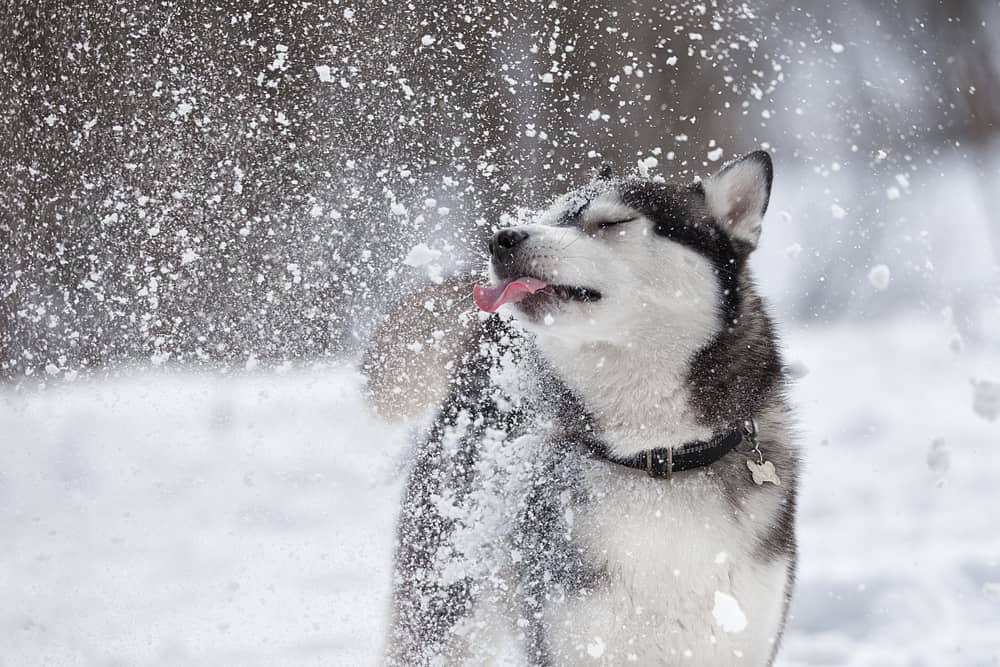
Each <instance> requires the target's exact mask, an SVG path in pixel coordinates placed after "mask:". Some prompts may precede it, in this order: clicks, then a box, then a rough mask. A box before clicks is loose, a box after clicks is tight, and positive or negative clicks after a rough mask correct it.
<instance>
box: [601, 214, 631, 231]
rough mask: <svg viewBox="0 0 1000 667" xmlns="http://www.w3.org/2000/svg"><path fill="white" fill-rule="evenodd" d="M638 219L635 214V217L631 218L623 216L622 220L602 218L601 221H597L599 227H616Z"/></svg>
mask: <svg viewBox="0 0 1000 667" xmlns="http://www.w3.org/2000/svg"><path fill="white" fill-rule="evenodd" d="M636 219H637V217H636V216H634V217H631V218H623V219H621V220H602V221H601V222H599V223H597V228H598V229H608V228H609V227H614V226H615V225H621V224H624V223H626V222H632V221H633V220H636Z"/></svg>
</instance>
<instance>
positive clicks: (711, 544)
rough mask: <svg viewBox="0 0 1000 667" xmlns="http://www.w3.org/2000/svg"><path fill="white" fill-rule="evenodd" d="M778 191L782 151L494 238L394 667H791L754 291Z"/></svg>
mask: <svg viewBox="0 0 1000 667" xmlns="http://www.w3.org/2000/svg"><path fill="white" fill-rule="evenodd" d="M771 178H772V167H771V158H770V156H769V155H768V154H767V153H765V152H763V151H758V152H754V153H750V154H749V155H747V156H745V157H743V158H742V159H739V160H736V161H734V162H732V163H730V164H727V165H726V166H724V167H723V168H722V169H721V170H720V171H719V172H718V173H716V174H715V175H714V176H712V177H710V178H708V179H707V180H705V181H703V182H697V183H695V184H693V185H688V186H679V185H670V184H664V183H657V182H654V181H651V180H648V179H614V178H612V177H611V175H610V173H608V172H606V171H605V172H602V173H601V174H600V175H599V176H598V177H597V178H595V179H594V180H593V181H592V182H591V183H590V184H588V185H586V186H584V187H582V188H580V189H577V190H575V191H572V192H570V193H568V194H566V195H564V196H562V197H560V198H559V199H557V200H556V201H555V203H554V204H552V206H551V207H550V208H548V210H546V211H545V212H544V213H543V214H541V215H540V216H539V217H538V218H537V220H536V221H535V222H534V223H533V224H528V225H523V226H518V227H512V228H507V229H502V230H500V231H499V232H497V233H496V234H495V235H494V236H493V237H492V239H491V240H490V243H489V250H490V255H491V262H490V271H491V277H492V279H493V285H491V286H486V287H479V286H477V287H476V288H475V290H474V299H475V303H476V305H477V306H478V307H479V309H480V310H481V311H484V313H480V314H479V315H478V316H476V315H471V316H468V317H466V318H465V319H464V320H462V321H461V322H460V323H458V324H456V327H455V330H456V331H458V332H459V333H458V334H456V336H457V338H458V339H460V340H462V341H463V343H462V344H461V345H453V346H451V347H449V348H448V349H449V350H450V352H449V354H450V355H451V357H452V358H451V360H450V362H449V363H452V364H453V369H452V371H451V374H450V376H449V379H448V380H447V391H446V397H445V399H444V402H443V406H442V407H441V408H440V410H439V411H438V413H437V416H436V418H435V419H434V420H433V422H432V423H431V425H430V427H429V429H428V431H427V433H426V435H425V436H424V437H423V438H422V439H420V440H419V441H418V443H417V447H416V450H415V454H414V457H415V458H414V460H413V462H412V470H411V472H410V476H409V481H408V485H407V487H406V490H405V493H404V498H403V506H402V512H401V517H400V521H399V534H398V546H397V553H396V559H395V569H394V575H393V577H394V581H393V589H394V595H393V603H392V604H393V608H392V620H391V627H390V631H389V635H388V639H387V647H386V659H387V662H388V663H389V664H393V665H421V664H496V662H498V661H501V660H502V659H506V660H512V661H513V662H514V664H532V665H550V664H551V665H575V664H583V663H586V664H590V663H597V664H615V665H617V664H625V663H630V662H631V663H636V664H643V665H648V664H667V665H675V664H690V665H700V666H705V665H733V664H744V665H768V664H770V663H771V662H772V661H773V659H774V656H775V653H776V650H777V647H778V643H779V640H780V637H781V634H782V630H783V627H784V623H785V616H786V612H787V608H788V602H789V598H790V595H791V590H792V585H793V580H794V573H795V561H796V546H795V536H794V515H795V494H796V481H797V476H798V470H797V468H798V456H797V448H796V446H795V444H794V441H793V437H792V429H791V415H790V410H789V407H788V405H787V402H786V398H785V384H786V379H785V377H784V374H783V370H782V364H781V360H780V355H779V351H778V349H777V344H776V337H775V332H774V329H773V326H772V323H771V320H770V319H769V317H768V316H767V314H766V312H765V309H764V305H763V303H762V302H761V299H760V297H758V296H757V294H756V293H755V291H754V286H753V281H752V278H751V275H750V270H749V267H748V258H749V255H750V253H751V252H752V251H753V249H754V248H755V247H756V245H757V241H758V239H759V237H760V233H761V224H762V220H763V217H764V213H765V211H766V210H767V204H768V199H769V197H770V189H771ZM442 289H443V291H444V294H443V297H442V302H447V303H448V304H452V303H454V300H455V298H456V297H455V295H456V293H455V291H454V290H455V286H454V285H445V286H444V287H443V288H442ZM445 310H446V312H449V313H452V315H454V313H455V312H456V311H455V309H454V308H453V307H451V305H449V308H448V309H445ZM493 311H499V313H497V314H494V315H489V316H487V315H486V314H485V313H488V312H493ZM434 365H435V366H443V362H442V360H441V359H440V358H438V357H435V363H434ZM437 375H442V374H441V373H437ZM383 384H384V382H383Z"/></svg>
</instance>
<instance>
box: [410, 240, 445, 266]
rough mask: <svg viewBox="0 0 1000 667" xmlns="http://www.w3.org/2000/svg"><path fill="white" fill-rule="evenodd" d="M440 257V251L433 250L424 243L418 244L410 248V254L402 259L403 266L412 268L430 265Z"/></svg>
mask: <svg viewBox="0 0 1000 667" xmlns="http://www.w3.org/2000/svg"><path fill="white" fill-rule="evenodd" d="M440 256H441V251H440V250H434V249H433V248H431V247H430V246H428V245H427V244H426V243H418V244H417V245H415V246H413V247H412V248H410V252H409V253H407V255H406V258H405V259H403V264H406V265H407V266H413V267H418V266H424V265H426V264H430V263H431V262H433V261H434V260H436V259H437V258H438V257H440Z"/></svg>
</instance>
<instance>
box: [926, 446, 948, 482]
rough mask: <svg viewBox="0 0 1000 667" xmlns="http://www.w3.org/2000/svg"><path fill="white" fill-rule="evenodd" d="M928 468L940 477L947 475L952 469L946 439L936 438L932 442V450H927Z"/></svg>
mask: <svg viewBox="0 0 1000 667" xmlns="http://www.w3.org/2000/svg"><path fill="white" fill-rule="evenodd" d="M927 467H928V468H930V469H931V472H934V473H936V474H938V475H943V474H945V473H946V472H948V468H950V467H951V454H950V453H949V452H948V448H947V446H946V445H945V441H944V438H934V440H932V441H931V446H930V449H928V450H927Z"/></svg>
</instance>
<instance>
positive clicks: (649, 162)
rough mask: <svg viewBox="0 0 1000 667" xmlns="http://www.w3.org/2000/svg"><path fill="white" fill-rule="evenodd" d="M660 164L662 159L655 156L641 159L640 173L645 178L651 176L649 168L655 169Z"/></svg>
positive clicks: (639, 163)
mask: <svg viewBox="0 0 1000 667" xmlns="http://www.w3.org/2000/svg"><path fill="white" fill-rule="evenodd" d="M658 164H660V161H659V160H657V159H656V158H655V157H653V156H649V157H647V158H643V159H641V160H639V162H638V165H639V175H640V176H642V177H643V178H649V170H650V169H655V168H656V165H658Z"/></svg>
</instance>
